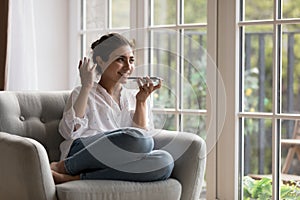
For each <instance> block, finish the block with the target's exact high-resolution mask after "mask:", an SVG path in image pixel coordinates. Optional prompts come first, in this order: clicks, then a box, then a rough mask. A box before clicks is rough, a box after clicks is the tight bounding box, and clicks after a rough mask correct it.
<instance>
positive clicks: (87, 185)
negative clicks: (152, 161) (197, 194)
mask: <svg viewBox="0 0 300 200" xmlns="http://www.w3.org/2000/svg"><path fill="white" fill-rule="evenodd" d="M56 189H57V196H58V198H59V199H66V200H68V199H70V200H82V199H89V200H97V199H105V200H134V199H138V200H164V199H165V200H167V199H170V200H171V199H172V200H179V199H180V195H181V184H180V183H179V182H178V181H177V180H175V179H168V180H166V181H157V182H128V181H109V180H84V181H72V182H67V183H63V184H59V185H57V186H56Z"/></svg>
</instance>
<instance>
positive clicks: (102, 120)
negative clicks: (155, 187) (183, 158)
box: [50, 33, 174, 183]
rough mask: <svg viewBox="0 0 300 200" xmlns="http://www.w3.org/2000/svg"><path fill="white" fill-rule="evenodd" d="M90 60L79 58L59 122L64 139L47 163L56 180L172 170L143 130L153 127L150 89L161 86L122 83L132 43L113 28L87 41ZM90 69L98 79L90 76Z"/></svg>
mask: <svg viewBox="0 0 300 200" xmlns="http://www.w3.org/2000/svg"><path fill="white" fill-rule="evenodd" d="M91 48H92V50H93V62H94V63H96V64H94V65H92V64H91V61H90V60H89V59H87V58H84V59H83V61H80V62H79V71H80V78H81V86H80V87H77V88H75V89H74V90H73V91H72V93H71V95H70V98H69V100H68V103H67V105H66V108H65V111H64V114H63V118H62V120H61V122H60V125H59V130H60V133H61V135H62V136H63V137H64V138H65V141H64V142H63V143H62V144H61V153H62V158H61V160H60V161H59V162H53V163H51V165H50V166H51V169H52V175H53V178H54V181H55V182H56V183H63V182H67V181H71V180H79V179H111V180H126V181H157V180H164V179H167V178H168V177H169V176H170V174H171V172H172V169H173V166H174V163H173V162H174V161H173V158H172V156H171V155H170V154H169V153H168V152H166V151H163V150H153V147H154V141H153V139H152V137H151V135H149V134H147V133H148V132H149V131H151V130H152V129H153V124H152V117H151V112H150V110H148V107H149V101H148V98H149V96H150V94H151V93H152V92H153V91H155V90H157V89H159V88H160V87H161V81H160V82H159V84H158V85H156V86H154V85H153V82H152V81H151V80H150V78H149V77H146V79H145V80H144V79H143V80H142V79H139V80H138V84H139V90H138V91H137V92H135V93H134V92H133V91H131V90H128V89H126V88H124V87H123V84H125V83H126V81H127V78H128V77H129V76H130V75H131V73H132V72H133V70H134V67H135V66H134V59H135V58H134V53H133V46H132V45H131V43H130V42H129V41H128V40H127V39H126V38H124V37H123V36H121V35H120V34H117V33H111V34H108V35H104V36H102V37H101V38H100V39H99V40H97V41H95V42H94V43H93V44H92V46H91ZM95 71H98V72H99V73H100V74H101V75H100V80H99V81H98V82H95V81H94V74H95Z"/></svg>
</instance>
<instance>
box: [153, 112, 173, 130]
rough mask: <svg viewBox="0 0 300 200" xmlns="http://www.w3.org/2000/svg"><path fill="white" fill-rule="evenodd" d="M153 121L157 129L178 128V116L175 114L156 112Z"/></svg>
mask: <svg viewBox="0 0 300 200" xmlns="http://www.w3.org/2000/svg"><path fill="white" fill-rule="evenodd" d="M153 122H154V127H155V128H156V129H165V130H170V131H176V130H177V125H176V116H175V115H173V114H165V113H162V114H161V113H154V114H153Z"/></svg>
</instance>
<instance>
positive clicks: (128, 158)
mask: <svg viewBox="0 0 300 200" xmlns="http://www.w3.org/2000/svg"><path fill="white" fill-rule="evenodd" d="M153 147H154V141H153V138H152V137H148V136H144V135H143V133H142V132H140V131H139V130H137V129H134V128H123V129H117V130H114V131H110V132H106V133H104V134H99V135H95V136H91V137H86V138H79V139H76V140H75V141H74V142H73V144H72V146H71V148H70V151H69V154H68V157H67V158H66V160H65V168H66V171H67V172H68V173H69V174H70V175H78V174H80V178H81V179H101V180H125V181H142V182H143V181H158V180H165V179H167V178H169V177H170V175H171V172H172V170H173V167H174V160H173V158H172V156H171V155H170V154H169V153H168V152H166V151H163V150H153Z"/></svg>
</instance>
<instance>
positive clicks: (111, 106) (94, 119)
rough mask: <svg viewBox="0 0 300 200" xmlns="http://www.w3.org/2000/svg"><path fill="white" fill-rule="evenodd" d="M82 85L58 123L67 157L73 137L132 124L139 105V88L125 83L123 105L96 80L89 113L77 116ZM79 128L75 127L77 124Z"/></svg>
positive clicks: (149, 120) (149, 119) (149, 121)
mask: <svg viewBox="0 0 300 200" xmlns="http://www.w3.org/2000/svg"><path fill="white" fill-rule="evenodd" d="M79 92H80V87H77V88H75V89H74V90H73V91H72V93H71V95H70V98H69V100H68V102H67V105H66V107H65V111H64V113H63V118H62V120H61V121H60V124H59V132H60V134H61V135H62V136H63V137H64V138H65V141H64V142H62V144H61V145H60V149H61V159H64V158H65V157H66V156H67V154H68V152H69V149H70V146H71V144H72V142H73V140H75V139H77V138H80V137H88V136H92V135H96V134H102V133H103V132H107V131H112V130H114V129H118V128H125V127H132V126H133V121H132V118H133V115H134V111H135V106H136V97H135V96H136V93H137V92H138V91H137V90H131V89H126V88H125V87H122V90H121V96H120V106H119V105H118V103H117V102H116V101H115V100H114V99H113V98H112V96H110V94H108V93H107V91H106V90H105V89H104V88H103V87H102V86H101V85H99V84H97V83H95V84H94V86H93V88H92V89H91V91H90V93H89V98H88V103H87V108H86V113H85V116H84V117H83V118H78V117H76V116H75V111H74V109H73V104H74V103H75V100H76V99H77V97H78V94H79ZM147 104H148V106H147V108H148V110H147V129H148V130H152V129H153V121H152V113H151V112H150V101H149V100H148V101H147ZM78 124H79V125H80V126H79V128H78V129H77V130H76V131H74V128H75V125H77V126H78Z"/></svg>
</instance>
